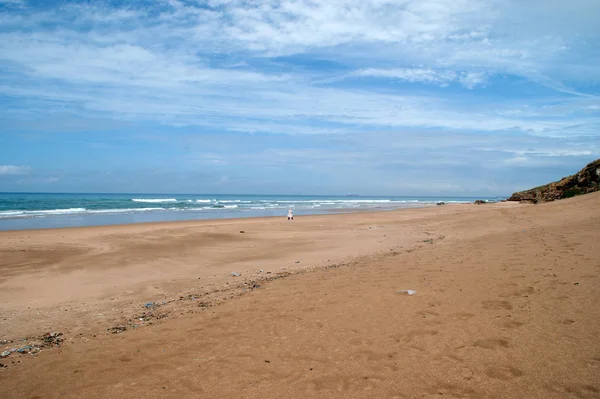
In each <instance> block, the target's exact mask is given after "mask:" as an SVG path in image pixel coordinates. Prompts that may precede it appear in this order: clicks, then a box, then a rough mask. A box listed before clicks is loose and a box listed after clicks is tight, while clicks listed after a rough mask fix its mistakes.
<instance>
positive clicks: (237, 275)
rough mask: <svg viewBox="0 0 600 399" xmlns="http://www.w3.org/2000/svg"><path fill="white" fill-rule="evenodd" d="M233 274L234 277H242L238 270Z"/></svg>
mask: <svg viewBox="0 0 600 399" xmlns="http://www.w3.org/2000/svg"><path fill="white" fill-rule="evenodd" d="M231 275H232V276H233V277H240V276H241V275H242V274H241V273H238V272H231Z"/></svg>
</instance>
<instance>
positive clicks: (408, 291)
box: [398, 290, 417, 295]
mask: <svg viewBox="0 0 600 399" xmlns="http://www.w3.org/2000/svg"><path fill="white" fill-rule="evenodd" d="M416 293H417V291H415V290H400V291H398V294H403V295H415V294H416Z"/></svg>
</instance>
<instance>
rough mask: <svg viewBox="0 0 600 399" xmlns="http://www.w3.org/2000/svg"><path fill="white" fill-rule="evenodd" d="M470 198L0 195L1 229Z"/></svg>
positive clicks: (355, 208) (238, 215)
mask: <svg viewBox="0 0 600 399" xmlns="http://www.w3.org/2000/svg"><path fill="white" fill-rule="evenodd" d="M475 199H487V200H491V201H494V200H498V199H499V198H481V197H477V198H471V197H443V196H440V197H395V196H390V197H379V196H354V195H352V196H350V195H347V196H311V195H294V196H292V195H216V194H215V195H213V194H46V193H0V230H24V229H37V228H53V227H75V226H101V225H109V224H127V223H141V222H160V221H176V220H198V219H223V218H245V217H266V216H282V217H287V211H288V209H290V208H291V209H293V211H294V215H296V216H301V215H311V214H326V213H339V212H358V211H369V210H391V209H397V208H409V207H424V206H432V205H435V204H436V203H437V202H440V201H443V202H446V203H469V202H473V201H474V200H475Z"/></svg>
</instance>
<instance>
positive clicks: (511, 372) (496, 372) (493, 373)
mask: <svg viewBox="0 0 600 399" xmlns="http://www.w3.org/2000/svg"><path fill="white" fill-rule="evenodd" d="M485 375H487V376H488V377H490V378H495V379H497V380H502V381H508V380H511V379H513V378H516V377H520V376H522V375H523V372H522V371H521V370H519V369H518V368H515V367H511V366H502V365H498V366H491V367H488V368H487V369H486V370H485Z"/></svg>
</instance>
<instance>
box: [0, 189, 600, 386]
mask: <svg viewBox="0 0 600 399" xmlns="http://www.w3.org/2000/svg"><path fill="white" fill-rule="evenodd" d="M599 209H600V193H598V194H590V195H586V196H583V197H578V198H574V199H569V200H563V201H559V202H554V203H548V204H543V205H518V204H510V203H502V204H493V205H492V204H489V205H481V206H474V205H465V206H461V205H456V206H443V207H435V208H429V209H411V210H400V211H394V212H380V213H360V214H352V215H329V216H314V217H301V218H297V220H295V221H294V222H289V223H288V222H287V220H285V219H283V218H277V219H252V220H249V219H246V220H231V221H212V222H183V223H163V224H148V225H129V226H111V227H94V228H76V229H59V230H40V231H24V232H2V233H0V312H1V314H0V339H18V338H20V337H23V336H39V335H41V334H42V333H44V332H47V331H60V332H63V333H64V338H65V339H66V340H65V342H64V344H63V345H62V346H61V347H59V348H53V349H50V348H44V349H43V351H42V352H40V353H39V354H37V355H35V356H32V355H26V354H23V355H19V354H12V355H11V356H10V357H8V358H6V359H1V360H0V363H2V364H4V365H6V366H8V367H5V368H2V369H0V386H1V387H2V388H1V389H2V391H1V392H2V394H1V395H0V396H2V397H3V398H96V397H112V398H139V397H150V398H188V397H189V398H228V397H236V398H237V397H240V396H241V397H261V398H283V397H287V398H295V397H301V398H306V397H322V398H348V397H356V398H429V397H432V398H435V397H457V398H475V397H480V398H565V397H573V398H598V397H600V317H599V316H600V251H599V250H598V249H597V248H596V245H597V243H598V242H599V240H600V210H599ZM240 230H243V231H245V232H244V233H240ZM298 261H299V262H300V263H297V262H298ZM282 268H285V269H284V270H283V269H282ZM260 269H263V272H262V273H261V272H260ZM232 271H235V272H239V273H241V276H240V277H232V276H231V275H230V272H232ZM279 277H286V278H279ZM264 279H269V280H271V281H261V280H264ZM255 285H260V288H257V289H253V288H254V287H255ZM402 289H412V290H416V291H417V293H416V295H412V296H409V295H402V294H399V293H398V292H397V291H398V290H402ZM148 301H152V302H156V303H158V304H159V305H162V304H163V302H164V305H162V306H159V307H157V308H153V309H145V308H144V303H146V302H148ZM217 304H218V306H213V305H217ZM144 312H145V313H146V315H143V313H144ZM134 316H137V317H134ZM140 316H144V317H141V318H144V319H145V320H142V321H140V320H138V319H139V318H140ZM156 316H159V317H162V316H165V317H164V318H160V319H158V318H157V317H156ZM114 326H123V327H126V328H127V331H125V332H122V333H118V334H113V333H112V330H111V331H107V329H110V328H112V327H114ZM15 346H18V343H11V344H6V345H5V346H3V347H2V348H0V349H4V348H5V347H15Z"/></svg>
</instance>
